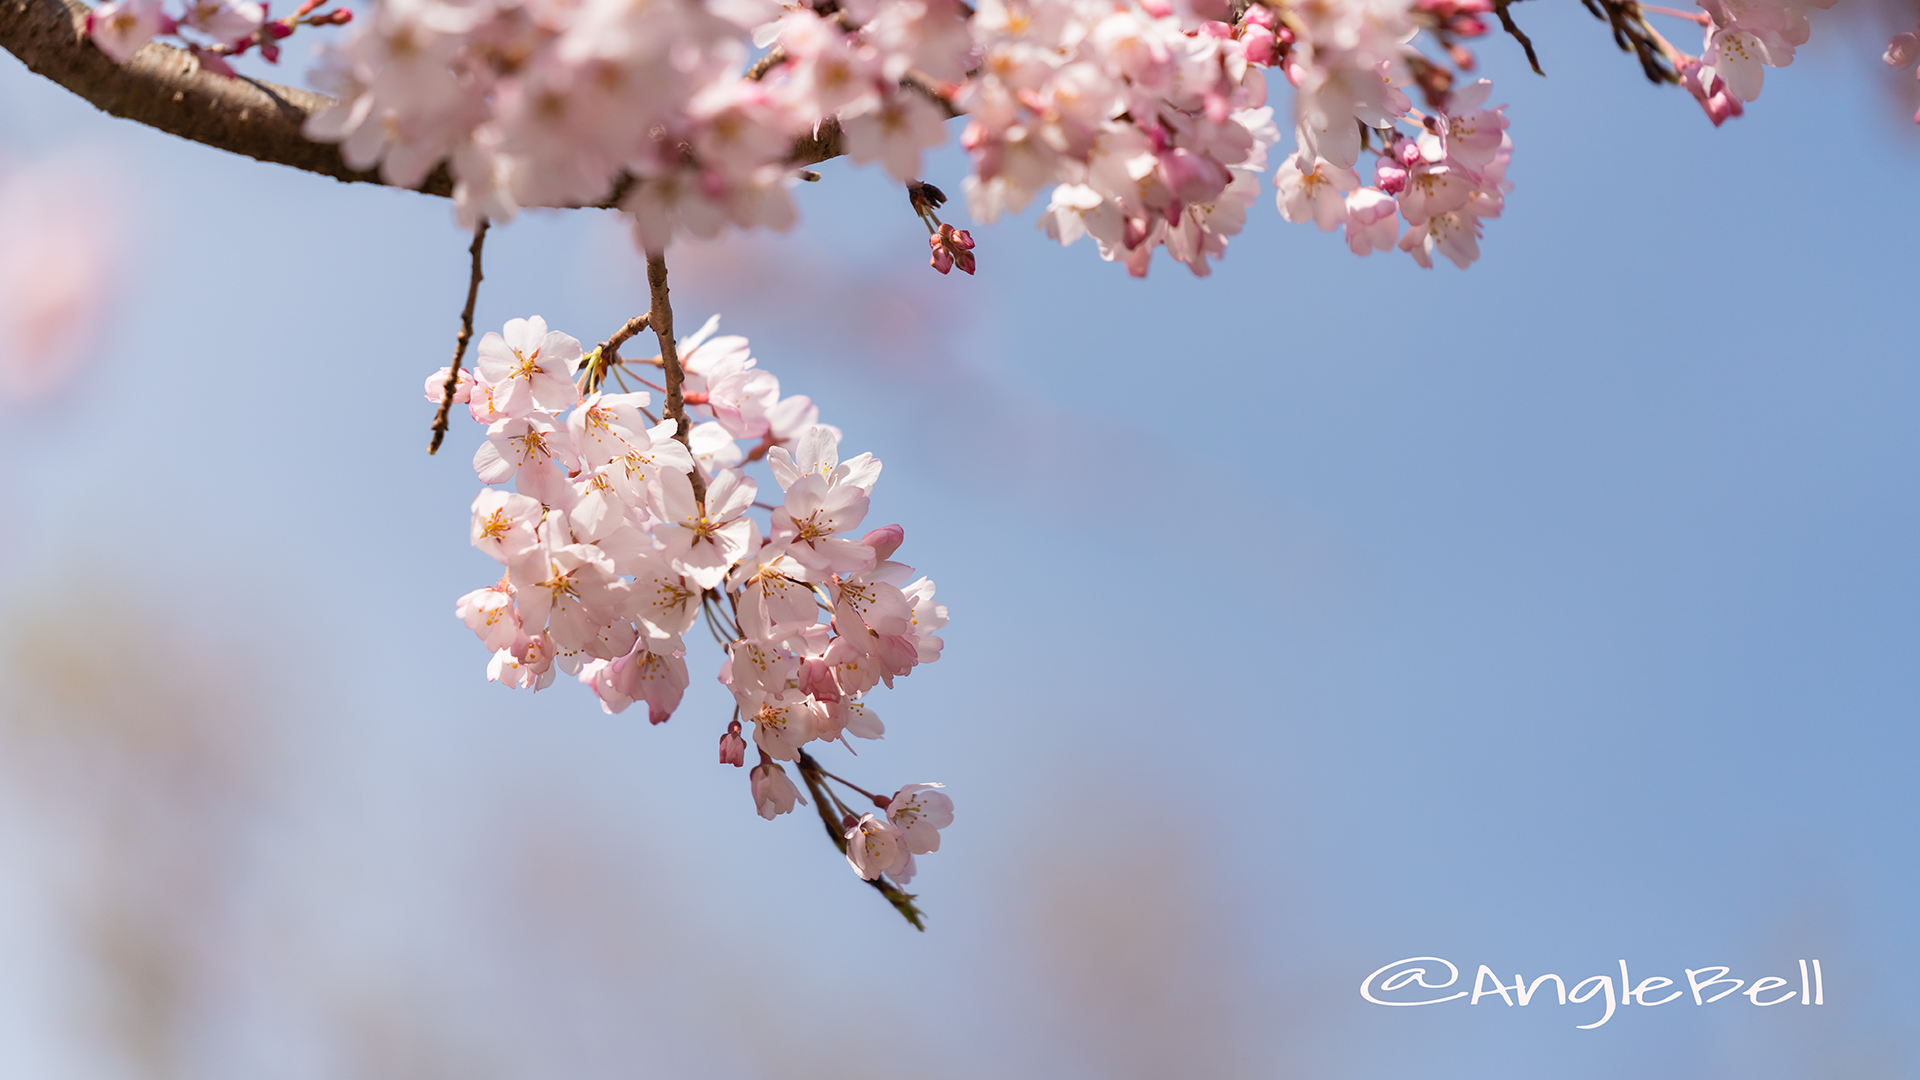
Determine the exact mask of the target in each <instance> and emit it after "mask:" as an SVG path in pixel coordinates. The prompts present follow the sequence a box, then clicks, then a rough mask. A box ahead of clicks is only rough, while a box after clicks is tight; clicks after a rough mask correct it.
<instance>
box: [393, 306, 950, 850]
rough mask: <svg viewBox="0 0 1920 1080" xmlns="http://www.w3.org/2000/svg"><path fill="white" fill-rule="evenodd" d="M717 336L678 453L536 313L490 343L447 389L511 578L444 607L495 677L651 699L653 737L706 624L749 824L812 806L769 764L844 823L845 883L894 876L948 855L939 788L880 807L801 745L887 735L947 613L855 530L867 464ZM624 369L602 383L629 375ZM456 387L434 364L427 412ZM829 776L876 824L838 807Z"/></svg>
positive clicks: (632, 400) (620, 698)
mask: <svg viewBox="0 0 1920 1080" xmlns="http://www.w3.org/2000/svg"><path fill="white" fill-rule="evenodd" d="M717 325H718V317H717V316H716V317H715V318H714V319H713V320H710V321H709V322H708V323H707V325H706V326H705V327H704V328H702V329H701V330H700V332H699V333H697V334H694V335H693V336H692V337H690V338H687V339H686V340H684V341H682V342H680V343H679V348H678V354H679V366H680V368H681V369H682V370H683V371H684V383H683V384H682V387H681V389H682V392H683V395H684V401H685V403H686V404H687V405H688V406H690V407H693V408H695V409H697V410H700V411H701V412H704V413H706V414H707V416H708V417H709V419H706V420H705V421H704V422H701V423H697V424H692V425H691V427H690V428H689V429H688V430H687V431H686V433H685V438H684V440H683V439H681V438H680V437H679V435H680V431H679V421H678V420H676V419H673V418H666V419H657V418H656V417H655V416H654V415H653V414H652V413H651V412H650V411H649V407H650V405H651V403H652V395H651V394H650V393H649V392H647V391H644V390H642V391H638V392H627V393H607V392H604V391H603V390H601V389H600V388H599V387H598V385H597V383H598V381H599V380H601V379H603V378H604V377H605V374H606V373H607V370H608V367H609V365H608V363H607V362H606V359H605V358H604V357H603V356H602V355H600V353H601V350H595V351H594V352H592V353H588V352H585V351H583V349H582V348H581V345H580V342H579V341H577V340H575V339H574V338H572V337H569V336H568V335H566V334H563V333H559V332H557V331H549V330H548V329H547V325H546V323H545V322H544V321H543V320H542V319H540V318H539V317H537V316H536V317H534V318H529V319H515V320H513V321H511V322H509V323H507V324H506V327H505V329H504V331H503V332H502V333H488V334H487V335H485V337H483V338H482V339H481V341H480V344H479V349H478V353H479V356H478V363H477V369H476V370H474V371H471V372H469V371H467V370H464V369H458V370H456V371H455V372H454V374H453V375H452V379H453V384H454V386H455V389H454V391H453V399H454V401H455V402H457V403H460V404H465V405H466V406H467V407H468V409H469V411H470V412H471V414H472V416H473V418H474V420H476V421H477V422H479V423H481V424H484V425H486V428H487V441H486V442H485V443H483V444H481V446H480V448H479V451H478V452H477V453H476V454H475V455H474V459H473V464H474V469H475V471H476V472H477V473H479V476H480V479H481V481H482V482H484V483H485V484H487V485H489V486H488V487H487V488H485V489H483V490H482V491H481V492H480V495H479V497H478V498H476V499H475V500H474V503H473V524H472V538H473V544H474V546H475V547H477V548H479V549H480V550H481V551H483V552H485V553H486V554H488V555H489V556H491V557H492V558H493V559H495V560H496V561H498V562H499V563H500V564H501V565H502V568H503V571H504V572H503V573H502V575H501V577H500V579H499V581H497V582H495V583H494V584H493V585H490V586H488V587H486V588H483V589H477V590H475V591H473V592H471V593H468V594H467V595H465V596H463V597H461V598H460V600H459V602H458V604H457V605H456V608H455V611H456V614H457V615H459V617H460V618H461V619H463V620H464V621H465V622H466V624H467V626H468V627H469V628H471V629H472V630H473V631H474V633H475V634H477V635H478V636H479V637H480V640H481V642H482V643H483V644H484V645H485V646H486V647H487V648H488V649H489V650H490V651H491V652H492V653H493V657H492V660H491V661H490V662H489V664H488V667H487V677H488V678H489V679H491V680H493V681H495V682H499V683H502V684H505V685H507V686H511V687H517V688H522V689H532V690H539V689H541V688H544V687H546V686H548V685H550V684H551V683H552V682H553V681H554V679H555V678H556V675H557V674H558V673H565V674H567V675H570V676H573V677H574V678H575V679H577V680H578V681H579V682H580V683H581V684H582V685H584V686H586V687H587V688H589V689H590V690H591V691H592V692H593V693H594V694H595V695H597V696H598V697H599V699H600V703H601V707H602V708H604V709H605V710H606V711H607V712H609V713H618V712H622V711H624V710H625V709H627V708H628V707H629V706H631V705H636V704H641V703H644V706H645V708H646V710H647V714H648V718H649V719H650V720H651V721H652V722H653V723H655V724H659V723H664V722H665V721H666V720H667V719H668V718H669V717H670V716H672V715H673V712H674V710H675V709H676V708H677V707H678V706H679V704H680V700H681V697H682V695H683V694H684V693H685V691H686V689H687V686H688V684H689V674H688V669H687V663H686V644H685V641H684V635H686V634H687V633H688V632H689V631H690V630H692V629H693V628H694V626H695V624H697V623H701V622H704V623H705V625H706V627H707V628H708V629H709V630H710V631H712V632H713V634H714V636H715V637H716V639H717V640H718V641H719V642H720V643H721V645H722V646H723V648H724V650H725V654H724V658H723V659H722V661H721V664H720V667H719V680H720V682H721V683H723V684H725V685H726V686H727V688H728V689H729V690H730V691H732V694H733V698H734V701H735V703H736V705H737V709H736V712H735V719H734V720H733V721H732V722H731V723H729V724H728V726H727V729H726V732H725V733H724V734H723V735H722V736H721V738H720V755H719V756H720V762H721V763H722V764H728V765H734V766H740V767H744V766H745V764H746V753H747V740H746V737H745V736H744V735H743V731H744V728H743V726H742V720H744V721H745V722H746V724H748V725H751V727H752V734H751V737H752V740H753V744H754V746H755V748H756V749H757V751H758V755H759V763H758V764H757V765H756V766H755V767H754V768H753V769H752V771H751V772H750V773H749V789H750V792H751V795H752V800H753V804H754V806H755V808H756V809H757V810H758V811H759V813H760V815H761V816H762V817H765V818H767V819H769V820H771V819H773V818H774V817H776V816H777V815H780V814H784V813H787V812H789V811H791V810H792V809H793V808H794V806H795V805H796V804H801V805H804V804H806V802H807V800H806V797H805V796H804V795H802V794H801V793H800V790H799V788H798V787H796V786H795V784H794V783H793V780H792V778H791V777H790V776H789V775H788V774H787V772H786V770H785V768H784V767H783V765H782V763H783V762H798V763H799V765H800V768H801V770H802V773H803V776H805V778H806V779H807V781H808V784H809V786H810V787H812V788H813V790H814V792H815V794H816V796H821V795H825V796H826V797H827V798H829V799H831V800H832V801H833V802H834V803H835V805H836V806H837V807H838V808H839V809H840V810H841V812H842V813H841V817H840V818H839V819H838V820H839V826H840V828H841V829H842V830H843V831H842V839H843V840H844V841H845V842H846V852H847V858H848V861H849V862H850V863H851V864H852V865H853V868H854V869H855V870H856V871H857V872H858V873H859V874H860V876H861V877H863V878H866V879H868V880H875V881H877V880H879V879H881V878H882V875H885V877H886V878H888V879H890V880H891V882H892V883H894V884H905V883H906V882H907V881H909V880H910V879H911V878H912V877H913V874H914V870H915V867H914V856H915V855H924V854H926V853H928V852H931V851H934V850H937V849H938V848H939V846H940V836H939V830H940V829H941V828H943V827H944V826H946V825H948V824H950V823H951V822H952V820H953V804H952V802H951V800H949V799H948V797H947V796H946V795H945V794H942V793H941V792H940V791H938V790H937V789H938V788H939V787H940V785H938V784H909V785H907V786H906V787H904V788H901V789H900V790H899V791H898V792H897V793H896V794H894V795H893V796H890V797H889V796H881V795H875V794H872V793H870V792H867V791H865V790H864V789H861V788H858V787H857V786H855V785H853V784H852V783H851V782H850V781H845V780H842V779H841V778H839V777H837V776H834V775H833V774H831V773H828V772H826V771H825V770H824V769H821V768H820V767H819V766H818V764H817V763H815V762H814V761H813V760H812V758H811V757H810V756H809V755H808V753H807V750H806V748H807V747H808V746H809V745H810V744H812V743H815V742H820V743H833V742H841V743H847V739H848V737H849V736H851V737H853V738H858V739H878V738H880V737H881V736H882V734H883V732H884V730H885V728H884V725H882V723H881V721H880V718H879V716H878V715H876V714H875V712H874V711H873V710H872V709H871V708H869V707H868V705H867V703H866V695H867V694H868V692H869V691H872V690H873V689H874V688H875V687H876V686H878V685H880V684H882V683H885V684H886V685H887V686H889V687H891V686H892V685H893V681H894V680H895V679H896V678H901V677H903V676H906V675H909V674H911V673H912V671H913V669H914V668H915V667H917V666H919V665H920V664H923V663H931V662H933V661H935V660H938V659H939V658H940V650H941V644H942V643H941V639H940V638H939V637H938V636H936V632H937V631H938V630H939V629H940V628H941V627H942V626H944V625H945V624H946V621H947V609H946V607H945V606H944V605H941V604H939V603H937V602H936V601H935V600H934V585H933V582H932V581H931V580H929V579H928V578H926V577H916V576H915V575H914V572H913V570H912V569H911V568H910V567H908V566H907V565H905V564H904V563H900V562H897V561H895V560H894V558H893V556H894V554H895V553H896V552H897V551H898V550H899V548H900V546H901V544H902V542H903V540H904V539H905V532H904V531H903V530H902V529H901V527H900V526H898V525H887V526H883V527H881V528H877V529H865V528H864V522H865V519H866V517H867V511H868V504H869V499H870V497H871V495H872V493H873V486H874V482H875V481H876V480H877V479H878V478H879V476H880V462H879V461H878V460H877V459H876V458H874V456H873V455H872V454H861V455H859V456H857V457H853V458H849V459H847V460H845V461H842V460H841V459H840V455H839V442H840V433H839V431H837V430H836V429H834V428H831V427H828V426H825V425H822V424H820V423H818V422H817V421H818V417H819V410H818V409H817V408H816V407H815V406H814V404H813V403H812V402H811V401H810V400H809V399H807V398H805V397H798V396H794V397H783V396H781V393H780V383H779V380H778V379H777V378H776V377H774V376H773V375H772V374H771V373H769V372H767V371H765V370H764V369H762V368H761V367H760V366H759V365H758V362H757V361H756V360H755V359H754V358H753V356H752V355H751V353H750V351H749V349H748V346H747V341H746V339H745V338H741V337H731V336H719V335H716V334H715V332H714V331H715V329H716V327H717ZM652 362H653V363H655V364H661V363H662V361H660V360H655V361H652ZM641 363H646V362H645V361H642V362H641ZM630 366H631V365H628V364H624V363H623V364H620V365H619V366H615V367H613V373H614V377H615V378H616V379H617V380H620V381H622V382H624V380H625V377H626V376H625V373H624V370H623V368H626V367H630ZM448 380H449V369H447V368H442V369H441V370H440V371H438V372H435V373H434V374H433V376H432V377H430V378H429V379H428V381H427V385H426V391H427V398H428V400H430V401H434V402H439V401H440V400H441V399H442V395H443V394H444V393H445V387H446V385H447V383H448ZM583 385H584V386H585V387H586V388H587V392H585V393H583V392H582V390H583ZM656 389H657V387H656ZM696 415H697V413H696ZM689 419H691V418H689ZM762 459H764V461H765V464H766V465H767V466H768V467H769V469H770V471H771V474H772V479H773V480H774V482H775V483H776V484H777V485H778V486H779V489H780V493H781V494H780V498H779V499H778V500H777V501H775V502H764V501H761V500H760V498H759V495H760V491H759V487H758V485H757V483H756V482H755V480H754V479H753V478H752V477H750V476H748V475H747V474H746V473H745V472H744V471H743V469H744V468H745V467H746V466H747V465H750V464H752V463H755V462H759V461H761V460H762ZM503 485H504V486H503ZM756 511H759V512H764V513H765V522H764V524H763V523H762V521H761V519H760V518H759V517H756V516H755V514H756ZM847 745H848V746H849V749H850V748H851V744H847ZM828 781H835V782H838V783H840V784H842V785H844V786H846V787H847V788H848V789H850V790H852V791H854V792H857V793H858V794H859V795H860V796H862V797H864V798H866V799H867V800H870V801H871V802H872V803H873V804H874V805H875V806H876V808H878V809H880V810H881V811H883V813H880V814H874V813H871V812H869V813H865V814H860V815H856V814H854V813H852V811H851V810H850V809H848V808H847V806H846V804H845V803H843V802H841V801H840V799H839V796H837V795H834V794H833V793H832V792H831V789H830V788H829V787H827V782H828ZM815 785H818V786H815ZM821 809H822V811H823V812H824V810H825V807H821ZM830 820H831V819H830Z"/></svg>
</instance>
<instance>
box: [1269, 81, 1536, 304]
mask: <svg viewBox="0 0 1920 1080" xmlns="http://www.w3.org/2000/svg"><path fill="white" fill-rule="evenodd" d="M1382 85H1383V86H1386V87H1387V88H1388V89H1392V87H1391V84H1390V83H1387V82H1385V81H1384V80H1383V82H1382ZM1492 89H1493V84H1492V83H1489V82H1487V81H1486V80H1485V79H1482V80H1480V81H1479V82H1476V83H1473V84H1471V85H1469V86H1467V87H1464V88H1462V89H1460V90H1457V91H1453V92H1451V93H1450V94H1449V95H1448V96H1447V98H1446V99H1445V107H1444V108H1442V109H1440V110H1438V111H1436V112H1435V113H1433V114H1432V115H1430V116H1426V115H1421V114H1420V113H1419V112H1418V111H1417V110H1415V109H1414V108H1413V103H1412V102H1411V101H1410V100H1408V99H1407V98H1406V96H1405V95H1404V94H1399V93H1398V91H1394V94H1395V95H1396V96H1395V97H1391V98H1387V99H1386V100H1385V102H1384V103H1383V107H1384V108H1386V109H1389V110H1394V109H1397V110H1399V115H1406V116H1409V117H1414V118H1417V119H1418V120H1419V122H1420V123H1421V125H1422V126H1421V128H1420V134H1419V135H1418V136H1417V137H1411V138H1410V137H1408V136H1407V135H1405V134H1403V133H1402V132H1401V131H1400V130H1399V129H1398V128H1397V127H1394V126H1390V127H1387V128H1386V129H1384V130H1382V131H1380V132H1378V134H1377V136H1374V137H1372V138H1377V139H1378V144H1379V148H1378V151H1377V155H1376V161H1375V166H1374V175H1373V179H1374V183H1373V185H1372V186H1368V187H1362V186H1361V184H1360V177H1359V174H1358V173H1357V172H1356V171H1355V170H1354V169H1353V168H1352V167H1351V166H1350V165H1347V166H1343V165H1341V164H1339V163H1337V162H1335V161H1330V160H1328V159H1327V158H1324V157H1321V158H1318V159H1315V160H1314V161H1313V163H1312V167H1311V169H1309V168H1308V167H1307V160H1308V158H1307V150H1306V145H1307V140H1306V138H1305V137H1304V136H1303V138H1302V140H1301V142H1302V148H1301V150H1300V151H1299V152H1298V153H1295V154H1294V155H1293V156H1291V157H1289V158H1287V160H1286V161H1284V162H1282V163H1281V165H1280V170H1279V175H1278V186H1279V189H1280V194H1279V203H1280V214H1281V216H1282V217H1285V218H1286V219H1287V220H1288V221H1295V222H1307V221H1311V222H1313V223H1314V224H1316V225H1318V226H1319V227H1320V228H1321V229H1323V230H1325V231H1327V232H1332V231H1333V230H1334V229H1338V228H1341V227H1345V229H1346V238H1347V246H1348V247H1350V248H1352V249H1353V253H1354V254H1355V255H1370V254H1372V253H1373V252H1375V251H1386V250H1388V249H1390V248H1393V247H1395V246H1398V247H1399V248H1400V250H1402V251H1405V252H1407V253H1408V254H1410V255H1412V256H1413V258H1414V260H1415V261H1416V262H1418V263H1419V264H1420V265H1421V266H1427V267H1430V266H1432V265H1433V256H1434V254H1435V253H1438V254H1441V255H1444V256H1445V257H1446V258H1448V259H1450V260H1452V261H1453V263H1454V264H1455V265H1457V266H1461V267H1465V266H1467V265H1468V264H1470V263H1472V262H1473V261H1474V260H1475V259H1477V258H1479V257H1480V239H1479V238H1480V222H1481V220H1482V219H1484V218H1492V217H1499V216H1500V211H1501V208H1502V206H1503V205H1504V202H1505V198H1506V193H1507V191H1508V190H1510V189H1511V188H1512V186H1513V185H1511V184H1510V183H1508V182H1507V179H1506V172H1507V162H1508V160H1509V159H1510V158H1511V157H1512V156H1513V141H1512V140H1511V139H1510V138H1508V137H1507V134H1506V128H1507V118H1506V115H1505V113H1504V112H1503V111H1502V110H1503V109H1505V108H1506V106H1504V105H1502V106H1498V107H1495V108H1491V109H1489V108H1486V107H1485V106H1486V100H1487V95H1488V93H1489V92H1491V90H1492ZM1390 115H1392V116H1393V118H1394V119H1398V118H1399V115H1395V114H1392V113H1390ZM1369 142H1370V144H1371V138H1370V140H1369ZM1320 145H1322V146H1325V143H1324V141H1322V142H1320ZM1346 149H1348V148H1347V147H1344V146H1343V147H1340V148H1338V150H1337V152H1340V153H1342V155H1343V156H1344V153H1345V150H1346ZM1352 149H1353V151H1354V154H1355V156H1358V153H1359V148H1358V147H1357V146H1356V147H1353V148H1352ZM1400 218H1405V219H1406V222H1407V225H1408V228H1407V231H1406V233H1405V235H1402V234H1401V233H1400Z"/></svg>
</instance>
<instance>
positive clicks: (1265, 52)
mask: <svg viewBox="0 0 1920 1080" xmlns="http://www.w3.org/2000/svg"><path fill="white" fill-rule="evenodd" d="M1240 47H1241V49H1242V50H1243V51H1244V52H1245V53H1246V57H1247V63H1249V64H1260V65H1262V66H1269V65H1271V64H1272V63H1273V62H1274V61H1275V60H1278V59H1279V58H1280V47H1279V43H1278V42H1277V41H1276V40H1275V39H1274V36H1273V31H1271V30H1269V29H1267V28H1266V27H1264V26H1249V27H1247V29H1246V31H1245V32H1244V33H1242V34H1241V35H1240Z"/></svg>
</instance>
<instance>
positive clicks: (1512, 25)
mask: <svg viewBox="0 0 1920 1080" xmlns="http://www.w3.org/2000/svg"><path fill="white" fill-rule="evenodd" d="M1513 2H1514V0H1493V13H1494V14H1495V15H1498V16H1500V29H1502V30H1505V31H1506V32H1507V34H1508V36H1509V37H1512V38H1513V40H1515V41H1517V42H1519V43H1520V47H1521V48H1522V49H1525V50H1526V53H1527V63H1528V64H1531V65H1532V66H1533V73H1534V74H1535V75H1545V74H1546V72H1544V71H1541V70H1540V57H1539V56H1537V55H1535V54H1534V51H1533V39H1532V38H1529V37H1528V36H1527V35H1526V32H1525V31H1523V30H1521V29H1520V24H1519V23H1516V22H1514V21H1513V15H1512V14H1511V13H1510V12H1508V11H1507V8H1508V7H1509V6H1511V5H1512V4H1513Z"/></svg>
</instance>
